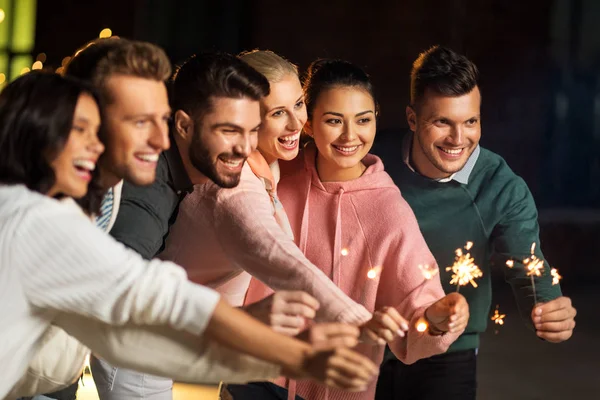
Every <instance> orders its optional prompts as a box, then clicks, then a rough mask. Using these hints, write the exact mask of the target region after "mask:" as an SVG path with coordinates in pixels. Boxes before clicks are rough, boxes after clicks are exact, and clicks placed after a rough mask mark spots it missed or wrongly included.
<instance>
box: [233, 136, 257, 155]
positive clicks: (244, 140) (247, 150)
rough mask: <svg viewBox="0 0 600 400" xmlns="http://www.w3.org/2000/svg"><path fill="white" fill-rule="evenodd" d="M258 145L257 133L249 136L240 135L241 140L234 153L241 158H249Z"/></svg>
mask: <svg viewBox="0 0 600 400" xmlns="http://www.w3.org/2000/svg"><path fill="white" fill-rule="evenodd" d="M256 144H257V135H256V132H254V133H251V134H248V135H240V139H239V141H238V142H237V143H236V145H235V147H234V153H235V154H237V155H239V156H241V157H248V156H250V154H252V152H253V151H254V150H256Z"/></svg>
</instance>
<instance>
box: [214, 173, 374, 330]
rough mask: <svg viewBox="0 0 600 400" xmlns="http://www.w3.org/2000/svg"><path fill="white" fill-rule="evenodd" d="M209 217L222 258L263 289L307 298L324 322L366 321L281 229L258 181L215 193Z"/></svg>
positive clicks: (365, 315) (361, 311)
mask: <svg viewBox="0 0 600 400" xmlns="http://www.w3.org/2000/svg"><path fill="white" fill-rule="evenodd" d="M242 176H243V175H242ZM252 178H255V177H254V176H252ZM214 213H215V231H216V232H217V236H218V239H219V242H220V243H221V245H222V247H223V249H224V250H225V252H226V253H227V254H228V255H229V256H230V257H231V260H232V261H233V262H234V263H236V264H238V265H239V266H240V267H241V268H243V269H245V270H246V271H248V272H249V273H250V274H251V275H253V276H254V277H256V278H257V279H259V280H260V281H262V282H263V283H264V284H265V285H267V286H269V287H270V288H272V289H274V290H303V291H305V292H307V293H309V294H310V295H311V296H313V297H315V298H316V299H317V300H318V301H319V303H320V305H321V307H320V315H321V316H322V317H323V318H324V319H326V320H328V321H339V322H346V323H352V324H361V323H364V322H366V321H368V320H369V319H370V318H371V314H370V313H369V312H368V311H367V310H366V309H365V308H364V307H363V306H362V305H360V304H358V303H356V302H355V301H353V300H352V299H350V297H348V296H347V295H346V294H345V293H344V292H343V291H342V290H341V289H340V288H338V287H337V286H336V285H335V284H334V283H333V282H332V281H331V279H329V277H327V275H325V274H324V273H323V271H321V270H320V269H319V268H317V267H316V266H315V265H313V264H312V263H311V262H310V261H309V260H308V259H307V258H306V257H305V256H304V254H302V251H300V249H299V248H298V246H296V244H295V243H294V241H293V240H292V238H290V237H289V236H288V235H287V234H286V233H285V232H284V231H283V230H282V229H281V227H280V226H279V225H278V224H277V221H276V219H275V217H274V215H273V208H272V205H271V201H270V198H269V195H268V194H267V192H266V190H265V188H264V186H263V184H262V183H261V182H260V181H259V180H258V178H256V179H249V178H246V179H242V181H241V182H240V184H239V185H238V187H237V188H234V189H228V190H221V191H219V198H218V199H217V204H216V208H215V211H214Z"/></svg>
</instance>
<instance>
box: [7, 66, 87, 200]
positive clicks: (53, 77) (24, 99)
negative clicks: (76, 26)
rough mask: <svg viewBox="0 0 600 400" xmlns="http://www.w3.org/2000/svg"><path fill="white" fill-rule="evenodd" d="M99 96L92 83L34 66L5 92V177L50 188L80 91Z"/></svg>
mask: <svg viewBox="0 0 600 400" xmlns="http://www.w3.org/2000/svg"><path fill="white" fill-rule="evenodd" d="M82 94H89V95H90V96H92V97H93V98H94V99H95V101H96V103H97V104H98V97H97V96H96V94H95V92H94V90H93V89H92V88H91V87H90V86H88V85H87V84H85V83H83V82H80V81H77V80H74V79H70V78H65V77H61V76H60V75H57V74H54V73H48V72H38V71H35V72H30V73H28V74H25V75H23V76H21V77H19V78H17V79H16V80H15V81H13V82H12V83H10V84H8V85H7V86H6V87H5V88H4V90H3V91H2V93H0V182H2V183H4V184H23V185H25V186H27V187H28V188H29V189H31V190H33V191H36V192H40V193H44V194H45V193H47V192H48V191H49V190H50V189H51V188H52V186H53V185H54V183H55V175H54V171H53V170H52V167H51V165H50V164H51V163H52V161H53V160H54V159H55V158H56V157H57V156H58V155H59V154H60V152H61V151H62V150H63V148H64V146H65V144H66V143H67V140H68V139H69V135H70V133H71V128H72V125H73V115H74V113H75V107H76V106H77V101H78V100H79V96H80V95H82Z"/></svg>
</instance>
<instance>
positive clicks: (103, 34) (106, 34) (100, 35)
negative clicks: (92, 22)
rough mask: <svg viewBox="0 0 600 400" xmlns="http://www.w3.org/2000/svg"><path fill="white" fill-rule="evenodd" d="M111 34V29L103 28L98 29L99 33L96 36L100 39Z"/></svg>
mask: <svg viewBox="0 0 600 400" xmlns="http://www.w3.org/2000/svg"><path fill="white" fill-rule="evenodd" d="M111 36H112V31H111V30H110V28H104V29H102V30H101V31H100V34H99V35H98V37H99V38H100V39H106V38H109V37H111Z"/></svg>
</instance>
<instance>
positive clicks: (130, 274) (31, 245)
mask: <svg viewBox="0 0 600 400" xmlns="http://www.w3.org/2000/svg"><path fill="white" fill-rule="evenodd" d="M50 204H52V206H50V207H48V206H46V207H36V208H34V209H31V210H30V211H29V213H28V215H26V216H25V218H24V219H23V221H22V223H21V224H20V226H19V227H18V228H17V229H16V231H15V240H14V246H13V248H12V251H13V252H14V253H13V256H14V259H15V260H19V264H21V265H23V269H22V270H21V273H22V275H23V276H22V282H23V287H24V292H25V294H26V296H27V298H28V300H29V302H30V304H31V305H32V306H33V307H36V308H39V309H44V310H51V311H55V312H57V314H58V313H72V314H79V315H82V316H86V317H89V318H91V319H95V320H99V321H102V322H105V323H107V324H111V325H123V324H125V323H127V322H133V323H137V324H140V325H171V326H172V327H173V328H175V329H179V330H185V331H188V332H190V333H193V334H196V335H199V334H201V333H202V332H203V331H204V329H205V327H206V325H207V323H208V321H209V320H210V318H211V315H212V312H213V310H214V308H215V307H216V304H217V302H218V301H219V295H218V293H216V292H214V291H213V290H211V289H208V288H206V287H202V286H200V285H196V284H193V283H191V282H189V281H188V279H187V275H186V273H185V271H184V270H183V269H182V268H181V267H178V266H176V265H175V264H172V263H169V262H162V261H159V260H153V261H145V260H143V259H142V257H141V256H139V255H138V254H137V253H135V252H134V251H132V250H129V249H126V248H125V247H124V246H123V245H122V244H119V243H117V242H116V241H115V240H114V239H112V238H111V237H110V236H108V235H106V234H104V233H103V232H102V231H100V230H99V229H98V228H96V227H95V226H93V225H92V224H91V223H90V221H88V220H87V219H86V218H85V217H84V216H83V215H82V214H81V213H79V212H78V211H75V210H72V209H70V208H69V207H68V206H65V205H60V204H53V203H50Z"/></svg>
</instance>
